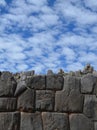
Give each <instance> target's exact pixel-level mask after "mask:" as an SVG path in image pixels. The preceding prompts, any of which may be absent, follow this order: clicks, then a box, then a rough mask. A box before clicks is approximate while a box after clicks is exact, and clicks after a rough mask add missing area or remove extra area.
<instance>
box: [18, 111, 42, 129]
mask: <svg viewBox="0 0 97 130" xmlns="http://www.w3.org/2000/svg"><path fill="white" fill-rule="evenodd" d="M20 130H43V129H42V119H41V115H40V113H21V124H20Z"/></svg>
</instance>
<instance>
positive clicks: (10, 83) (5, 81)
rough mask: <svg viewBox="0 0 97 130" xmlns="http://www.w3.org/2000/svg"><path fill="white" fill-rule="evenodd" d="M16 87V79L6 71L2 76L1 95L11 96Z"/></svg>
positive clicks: (0, 83) (0, 80) (0, 82)
mask: <svg viewBox="0 0 97 130" xmlns="http://www.w3.org/2000/svg"><path fill="white" fill-rule="evenodd" d="M15 89H16V81H15V80H14V78H13V76H12V74H11V73H9V72H4V73H2V74H1V77H0V96H7V97H11V96H13V95H14V92H15Z"/></svg>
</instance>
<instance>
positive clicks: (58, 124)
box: [42, 112, 69, 130]
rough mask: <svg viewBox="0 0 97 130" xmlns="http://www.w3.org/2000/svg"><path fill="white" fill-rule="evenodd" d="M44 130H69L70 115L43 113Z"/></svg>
mask: <svg viewBox="0 0 97 130" xmlns="http://www.w3.org/2000/svg"><path fill="white" fill-rule="evenodd" d="M42 120H43V129H44V130H69V121H68V115H67V114H65V113H50V112H43V113H42Z"/></svg>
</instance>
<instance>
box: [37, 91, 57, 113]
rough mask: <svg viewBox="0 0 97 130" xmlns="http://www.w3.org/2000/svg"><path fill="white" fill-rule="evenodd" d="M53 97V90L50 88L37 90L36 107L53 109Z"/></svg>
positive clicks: (46, 109) (38, 108)
mask: <svg viewBox="0 0 97 130" xmlns="http://www.w3.org/2000/svg"><path fill="white" fill-rule="evenodd" d="M54 97H55V96H54V92H53V91H51V90H37V91H36V109H37V110H40V111H43V110H44V111H53V110H54Z"/></svg>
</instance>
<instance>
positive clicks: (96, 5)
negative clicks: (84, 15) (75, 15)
mask: <svg viewBox="0 0 97 130" xmlns="http://www.w3.org/2000/svg"><path fill="white" fill-rule="evenodd" d="M84 3H85V6H86V7H89V8H90V9H91V10H92V11H97V0H84Z"/></svg>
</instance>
